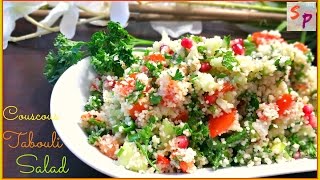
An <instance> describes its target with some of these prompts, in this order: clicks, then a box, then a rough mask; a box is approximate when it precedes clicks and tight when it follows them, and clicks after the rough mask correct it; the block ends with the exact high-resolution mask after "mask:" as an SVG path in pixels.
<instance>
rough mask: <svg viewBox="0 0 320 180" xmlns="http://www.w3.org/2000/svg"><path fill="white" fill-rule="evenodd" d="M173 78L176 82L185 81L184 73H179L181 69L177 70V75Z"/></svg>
mask: <svg viewBox="0 0 320 180" xmlns="http://www.w3.org/2000/svg"><path fill="white" fill-rule="evenodd" d="M171 77H172V80H175V81H182V80H183V77H184V76H183V75H182V73H181V72H180V71H179V69H177V70H176V73H175V74H174V76H171Z"/></svg>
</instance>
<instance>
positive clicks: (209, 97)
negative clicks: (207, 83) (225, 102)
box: [203, 93, 218, 105]
mask: <svg viewBox="0 0 320 180" xmlns="http://www.w3.org/2000/svg"><path fill="white" fill-rule="evenodd" d="M203 98H204V101H205V102H206V103H207V104H209V105H213V104H214V103H215V102H216V100H217V99H218V96H217V95H216V93H214V94H213V95H209V94H208V93H206V94H205V95H204V96H203Z"/></svg>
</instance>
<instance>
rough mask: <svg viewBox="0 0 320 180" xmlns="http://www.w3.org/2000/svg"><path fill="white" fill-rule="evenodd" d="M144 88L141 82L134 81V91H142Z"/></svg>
mask: <svg viewBox="0 0 320 180" xmlns="http://www.w3.org/2000/svg"><path fill="white" fill-rule="evenodd" d="M145 86H146V85H144V84H143V83H142V82H141V81H136V86H135V88H136V91H143V90H144V87H145Z"/></svg>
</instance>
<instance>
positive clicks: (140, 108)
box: [129, 102, 147, 119]
mask: <svg viewBox="0 0 320 180" xmlns="http://www.w3.org/2000/svg"><path fill="white" fill-rule="evenodd" d="M146 109H147V108H146V107H145V104H142V103H139V102H137V103H136V104H134V105H133V106H132V108H131V109H130V110H129V114H130V117H131V118H132V119H137V117H136V115H135V113H136V112H138V113H141V112H142V111H143V110H146Z"/></svg>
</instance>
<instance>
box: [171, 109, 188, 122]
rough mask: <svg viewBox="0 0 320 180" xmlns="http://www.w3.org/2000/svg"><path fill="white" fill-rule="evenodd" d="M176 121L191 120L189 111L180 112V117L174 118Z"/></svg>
mask: <svg viewBox="0 0 320 180" xmlns="http://www.w3.org/2000/svg"><path fill="white" fill-rule="evenodd" d="M174 119H175V120H181V121H182V122H187V121H188V119H189V113H188V111H187V110H184V111H180V112H179V115H178V116H177V117H176V118H174Z"/></svg>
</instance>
